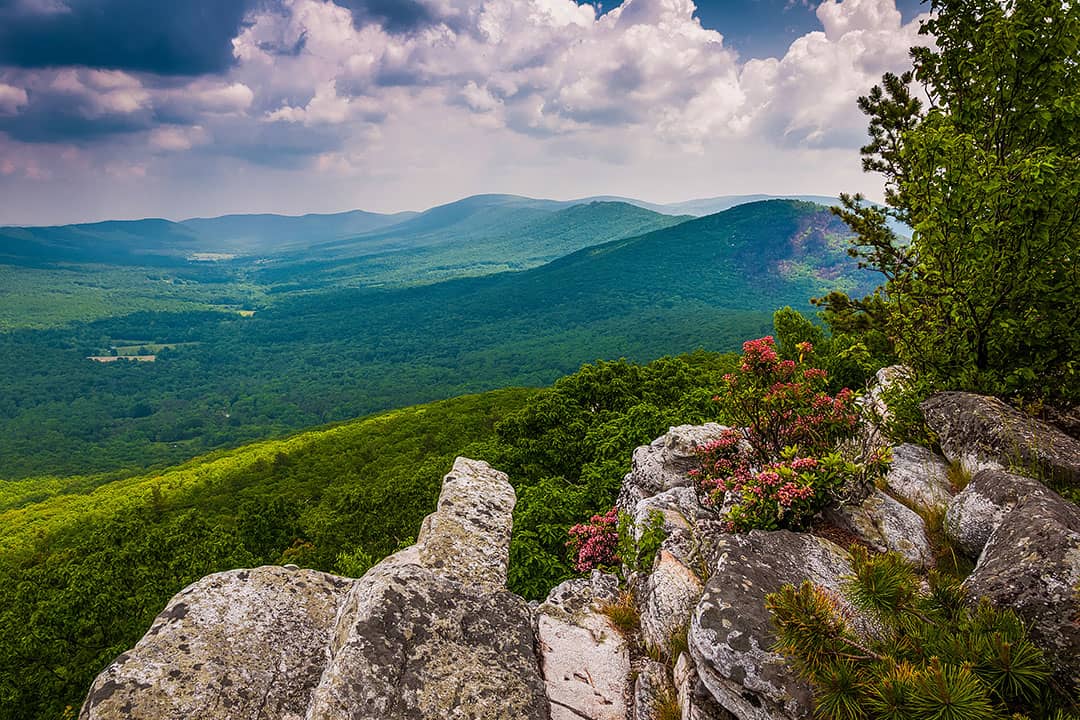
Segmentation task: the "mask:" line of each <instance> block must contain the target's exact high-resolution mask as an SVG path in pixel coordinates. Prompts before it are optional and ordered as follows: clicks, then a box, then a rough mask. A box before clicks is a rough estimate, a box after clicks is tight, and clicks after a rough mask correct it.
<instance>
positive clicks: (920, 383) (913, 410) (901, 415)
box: [881, 375, 940, 448]
mask: <svg viewBox="0 0 1080 720" xmlns="http://www.w3.org/2000/svg"><path fill="white" fill-rule="evenodd" d="M939 389H940V388H939V387H938V386H937V385H936V384H935V383H934V382H933V381H932V380H930V379H929V378H928V377H927V376H925V375H923V376H921V377H920V376H906V377H899V378H897V379H896V381H895V382H893V383H892V384H891V385H889V386H888V387H887V388H885V389H884V390H883V391H882V393H881V400H882V402H884V403H885V406H886V407H887V408H889V416H888V418H886V419H885V422H884V423H882V429H883V430H884V431H885V434H886V435H887V436H888V437H889V439H890V440H892V441H893V442H894V443H914V444H916V445H923V446H925V447H931V448H932V447H935V446H936V445H937V437H936V436H935V434H934V431H933V430H931V429H930V428H929V426H927V424H926V417H925V416H924V415H923V411H922V409H921V408H920V407H919V405H920V404H921V403H922V401H923V400H925V399H926V398H928V397H930V396H931V395H933V394H934V393H935V392H936V391H937V390H939Z"/></svg>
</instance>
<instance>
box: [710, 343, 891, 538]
mask: <svg viewBox="0 0 1080 720" xmlns="http://www.w3.org/2000/svg"><path fill="white" fill-rule="evenodd" d="M794 349H795V351H797V352H798V353H799V356H798V359H797V360H793V359H788V360H782V359H780V356H779V354H778V353H777V351H776V346H775V343H774V341H773V339H772V337H764V338H761V339H759V340H750V341H748V342H746V343H745V344H744V345H743V357H742V363H741V364H740V366H739V372H738V373H729V374H727V375H725V376H724V381H725V383H726V385H727V392H726V393H725V394H722V395H719V396H717V398H716V399H717V401H718V402H719V403H720V405H721V406H722V407H723V409H724V411H725V413H726V417H727V419H728V420H729V421H732V422H735V423H737V424H739V425H742V426H743V428H742V429H739V430H735V429H728V430H727V431H725V432H724V433H723V434H722V435H721V436H720V437H719V438H718V439H717V440H715V441H713V442H711V443H708V444H706V445H704V446H702V447H701V448H700V449H699V450H698V457H699V459H700V466H699V467H698V468H696V469H694V470H691V472H690V474H691V476H692V477H693V478H694V480H695V484H696V487H697V488H698V491H699V493H700V495H701V497H702V502H703V503H704V504H705V505H710V506H713V507H717V508H722V510H723V513H724V518H725V520H726V522H727V529H728V530H729V531H733V532H740V531H746V530H750V529H753V528H761V529H769V530H771V529H778V528H783V527H801V526H803V525H804V524H805V523H806V522H807V521H808V520H809V518H810V517H811V516H813V515H814V514H815V513H816V512H817V511H818V510H820V509H821V508H822V507H824V506H825V505H827V504H828V503H829V502H831V501H832V500H834V499H835V496H836V494H837V493H838V492H839V490H840V489H841V488H842V487H843V486H844V485H845V484H846V483H847V482H849V481H852V480H858V481H865V480H866V479H867V478H868V477H869V476H870V475H873V474H876V473H878V472H879V471H880V469H881V468H882V467H883V465H884V463H885V458H884V457H883V456H881V455H880V454H877V453H874V452H871V451H869V450H867V449H862V448H860V449H859V451H858V452H857V453H854V454H855V455H856V457H854V458H849V457H845V454H844V453H842V452H838V451H837V448H838V445H839V443H841V442H842V441H844V440H847V439H850V438H852V437H853V436H854V434H855V429H856V425H857V423H858V419H859V411H858V407H857V405H856V404H855V395H854V393H852V392H851V390H849V389H847V388H844V389H842V390H840V392H838V393H837V394H836V395H835V396H832V395H829V394H828V393H827V392H826V391H825V386H826V383H827V379H828V375H827V373H826V372H825V371H824V370H821V369H820V368H816V367H811V366H810V365H809V363H808V361H809V358H810V356H811V354H812V353H813V346H812V344H810V343H809V342H800V343H798V344H797V345H796V346H795V348H794ZM849 447H850V448H854V447H855V445H854V444H852V445H850V446H849Z"/></svg>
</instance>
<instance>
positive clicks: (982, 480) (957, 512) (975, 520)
mask: <svg viewBox="0 0 1080 720" xmlns="http://www.w3.org/2000/svg"><path fill="white" fill-rule="evenodd" d="M1047 492H1049V491H1048V490H1047V489H1046V486H1045V485H1043V484H1042V483H1041V482H1039V481H1038V480H1033V479H1031V478H1029V477H1024V476H1023V475H1015V474H1013V473H1009V472H1005V471H1004V470H983V471H981V472H979V473H976V475H975V477H973V478H972V479H971V482H969V483H968V485H967V487H965V488H964V489H963V490H962V491H960V492H959V493H958V494H957V495H956V497H955V498H953V501H952V502H951V503H950V504H949V509H948V510H947V511H946V513H945V532H946V534H947V535H948V536H949V538H950V539H951V540H952V541H953V542H955V543H956V544H957V546H959V548H960V549H961V550H962V551H963V552H964V554H965V555H967V556H968V557H970V558H973V559H974V558H978V557H979V555H980V554H981V553H982V551H983V547H984V546H985V545H986V541H987V540H989V539H990V534H991V533H993V532H994V530H996V529H997V527H998V525H1000V524H1001V521H1002V519H1003V518H1004V517H1005V515H1006V514H1007V513H1008V512H1009V511H1010V510H1012V509H1013V507H1015V506H1016V504H1017V503H1018V502H1020V501H1021V500H1024V499H1026V498H1029V497H1034V496H1037V495H1038V496H1041V495H1045V494H1046V493H1047Z"/></svg>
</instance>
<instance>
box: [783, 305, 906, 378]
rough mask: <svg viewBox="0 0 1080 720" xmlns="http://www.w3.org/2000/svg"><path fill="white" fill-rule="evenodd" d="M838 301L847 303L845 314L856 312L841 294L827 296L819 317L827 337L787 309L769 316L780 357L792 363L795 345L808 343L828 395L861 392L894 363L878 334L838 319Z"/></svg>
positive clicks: (864, 324) (847, 319) (860, 324)
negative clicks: (845, 390)
mask: <svg viewBox="0 0 1080 720" xmlns="http://www.w3.org/2000/svg"><path fill="white" fill-rule="evenodd" d="M873 297H874V296H871V298H873ZM839 298H843V300H844V301H846V302H847V303H848V306H847V310H846V312H848V313H849V314H852V313H855V312H856V311H855V310H854V309H852V308H853V305H852V302H853V301H851V300H850V299H849V298H848V297H847V296H846V295H844V294H843V293H834V294H833V295H830V296H829V299H830V304H828V305H827V306H826V310H825V311H824V312H823V313H822V315H823V317H824V319H825V321H826V325H827V327H828V329H829V333H828V334H826V332H825V330H824V329H823V328H821V327H820V326H818V325H815V324H814V323H813V322H811V321H810V319H809V318H807V317H806V316H805V315H803V314H802V313H801V312H799V311H798V310H793V309H792V308H790V307H785V308H782V309H780V310H777V311H776V312H775V313H774V314H773V328H774V330H775V333H776V343H777V348H778V350H779V352H780V357H782V358H784V359H786V360H796V359H798V357H799V352H798V350H796V346H797V345H798V344H799V343H803V342H808V343H810V344H811V345H813V347H814V361H815V364H816V365H817V366H818V367H820V368H822V369H823V370H825V371H826V372H827V373H828V375H829V385H828V387H829V389H830V390H831V391H832V392H837V391H839V390H840V389H841V388H845V387H850V388H861V387H863V386H865V385H866V384H867V382H868V381H869V380H870V379H871V378H872V377H873V376H874V373H875V372H877V371H878V370H879V369H880V368H882V367H884V366H886V365H890V364H892V363H895V362H896V356H895V354H894V353H893V352H892V345H891V343H889V341H888V338H886V337H885V335H884V334H883V333H882V332H880V331H879V330H876V329H874V328H873V327H872V326H870V325H869V323H867V322H857V321H855V320H853V319H852V318H850V317H841V316H840V315H841V310H840V307H841V305H842V302H843V301H841V300H839Z"/></svg>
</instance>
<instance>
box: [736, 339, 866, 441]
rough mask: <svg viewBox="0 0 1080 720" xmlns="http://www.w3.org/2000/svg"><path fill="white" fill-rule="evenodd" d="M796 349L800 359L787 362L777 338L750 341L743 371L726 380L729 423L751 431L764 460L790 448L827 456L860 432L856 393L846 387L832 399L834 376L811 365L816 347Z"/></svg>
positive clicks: (803, 345) (749, 434)
mask: <svg viewBox="0 0 1080 720" xmlns="http://www.w3.org/2000/svg"><path fill="white" fill-rule="evenodd" d="M796 350H797V351H798V352H799V359H798V360H781V359H780V356H779V354H778V353H777V351H776V344H775V342H774V341H773V338H772V337H771V336H766V337H763V338H760V339H758V340H748V341H747V342H745V343H743V355H742V362H741V364H740V366H739V372H737V373H728V374H726V375H725V376H724V382H725V384H726V385H727V387H726V392H724V393H722V394H720V395H718V396H717V397H716V400H717V402H718V403H719V404H720V406H721V408H722V410H723V412H724V415H725V417H726V418H727V420H728V421H729V422H731V423H734V424H736V425H740V426H743V427H745V428H746V429H747V432H746V440H747V442H748V443H749V444H750V448H751V449H752V450H753V453H754V455H755V456H756V459H757V460H759V461H769V460H772V459H775V458H777V457H779V455H780V453H781V451H782V450H783V449H784V448H785V447H790V446H799V447H800V448H801V449H802V451H803V453H804V454H808V455H813V454H817V453H820V452H824V451H827V450H829V449H831V448H832V447H833V446H834V445H835V443H836V442H837V441H838V440H841V439H843V438H845V437H850V436H851V435H852V434H853V433H854V431H855V426H856V423H857V422H858V412H857V408H856V406H855V394H854V393H853V392H852V391H851V390H850V389H848V388H844V389H842V390H840V392H838V393H837V394H836V395H835V396H831V395H829V394H828V393H827V392H825V388H826V386H827V384H828V374H827V373H826V372H825V371H824V370H822V369H821V368H817V367H812V366H811V365H810V364H809V360H810V358H811V356H812V354H813V351H814V346H813V345H812V344H811V343H808V342H803V343H799V344H798V345H797V346H796Z"/></svg>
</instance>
